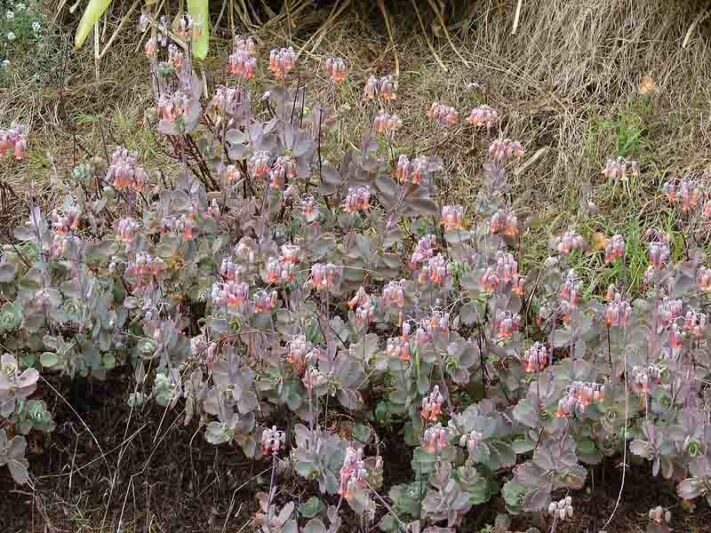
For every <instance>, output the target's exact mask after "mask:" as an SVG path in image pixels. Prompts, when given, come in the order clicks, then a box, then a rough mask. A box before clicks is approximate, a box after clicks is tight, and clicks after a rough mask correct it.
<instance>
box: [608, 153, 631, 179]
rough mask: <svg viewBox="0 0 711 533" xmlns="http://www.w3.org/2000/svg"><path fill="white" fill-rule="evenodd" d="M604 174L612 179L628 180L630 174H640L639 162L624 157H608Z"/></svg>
mask: <svg viewBox="0 0 711 533" xmlns="http://www.w3.org/2000/svg"><path fill="white" fill-rule="evenodd" d="M602 175H603V176H605V177H606V178H609V179H611V180H612V181H626V180H627V179H628V176H639V162H638V161H632V160H628V159H625V158H624V157H608V158H607V161H606V162H605V168H604V169H603V170H602Z"/></svg>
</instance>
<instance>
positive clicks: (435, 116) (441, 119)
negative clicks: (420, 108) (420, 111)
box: [427, 102, 459, 128]
mask: <svg viewBox="0 0 711 533" xmlns="http://www.w3.org/2000/svg"><path fill="white" fill-rule="evenodd" d="M427 116H428V117H429V118H431V119H432V120H434V121H435V122H437V123H438V124H439V125H440V126H444V127H445V128H451V127H452V126H454V125H455V124H456V123H457V120H459V112H458V111H457V110H456V109H454V108H453V107H452V106H447V105H444V104H440V103H438V102H433V103H432V106H431V107H430V109H429V111H427Z"/></svg>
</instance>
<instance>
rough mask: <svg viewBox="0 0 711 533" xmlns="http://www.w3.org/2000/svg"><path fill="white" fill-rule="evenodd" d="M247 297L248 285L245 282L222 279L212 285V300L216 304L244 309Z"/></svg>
mask: <svg viewBox="0 0 711 533" xmlns="http://www.w3.org/2000/svg"><path fill="white" fill-rule="evenodd" d="M248 298H249V285H248V284H247V283H245V282H242V283H240V282H237V281H224V282H219V283H215V284H213V286H212V301H213V303H214V304H215V305H216V306H219V307H228V308H229V309H236V310H240V311H241V310H242V309H244V307H245V305H246V303H247V299H248Z"/></svg>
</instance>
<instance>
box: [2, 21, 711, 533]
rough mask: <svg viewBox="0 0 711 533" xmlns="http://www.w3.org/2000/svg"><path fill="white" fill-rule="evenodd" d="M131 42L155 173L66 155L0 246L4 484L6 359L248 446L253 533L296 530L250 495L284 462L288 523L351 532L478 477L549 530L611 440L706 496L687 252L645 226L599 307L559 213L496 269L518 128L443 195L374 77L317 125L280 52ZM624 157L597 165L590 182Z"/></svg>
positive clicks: (10, 461) (40, 421)
mask: <svg viewBox="0 0 711 533" xmlns="http://www.w3.org/2000/svg"><path fill="white" fill-rule="evenodd" d="M186 24H187V23H186ZM186 28H187V26H186ZM186 31H187V30H186ZM154 33H155V35H153V38H152V40H151V41H149V46H147V48H146V51H147V52H148V54H147V55H148V61H149V64H150V72H151V82H152V87H153V91H154V96H155V107H154V109H153V112H152V113H151V114H149V115H151V116H152V118H153V121H154V124H155V127H156V129H157V130H158V132H159V133H160V134H161V135H163V136H165V140H166V141H167V142H168V143H170V147H171V149H172V155H173V156H174V157H175V159H176V161H177V167H178V170H177V171H175V172H174V173H173V174H171V173H169V172H165V173H163V175H162V176H161V177H160V179H158V177H153V176H151V175H149V173H148V172H147V171H146V170H145V169H144V167H143V162H141V161H140V160H139V158H138V157H137V155H136V154H134V153H131V152H130V151H128V150H126V149H124V148H122V147H116V148H115V149H114V150H113V151H112V152H109V153H110V154H111V155H110V156H109V157H108V162H107V161H103V163H99V162H98V161H97V160H95V159H94V160H90V161H86V162H82V163H80V165H78V166H77V167H76V168H75V169H74V171H73V172H72V173H71V176H70V177H71V179H72V182H71V183H70V184H69V186H68V187H67V191H66V192H67V194H66V198H65V199H64V200H63V202H62V203H61V204H60V205H58V206H56V209H50V210H48V211H43V210H41V209H40V208H39V207H37V206H35V205H32V206H31V208H30V213H29V217H28V220H27V222H26V224H24V225H22V226H21V227H19V228H17V229H16V230H15V232H14V237H15V241H14V242H13V243H11V244H9V245H6V246H4V247H3V256H2V261H1V262H0V284H1V285H2V289H3V292H2V294H3V302H2V307H1V308H0V335H2V336H3V339H2V340H3V346H4V347H7V350H8V352H11V353H12V355H4V356H3V358H2V372H0V423H2V425H3V429H2V430H0V431H2V433H0V464H3V465H8V466H9V467H10V470H11V472H12V473H13V476H14V477H15V479H16V480H17V481H18V482H24V481H26V480H27V476H28V474H27V471H26V466H27V465H26V462H24V459H23V455H24V447H25V445H24V443H25V441H24V438H23V437H22V435H25V434H27V433H28V432H29V431H31V430H40V431H49V430H51V429H52V426H53V423H52V420H51V417H50V416H49V413H48V412H47V408H46V405H45V404H44V403H42V401H41V400H39V399H33V398H30V396H31V395H32V394H33V392H34V391H35V389H36V387H37V383H38V380H39V379H40V374H39V371H38V370H37V369H35V368H30V363H28V361H31V357H34V359H35V365H36V366H38V367H40V368H41V369H42V372H46V373H56V374H61V375H65V376H70V377H73V376H77V375H81V376H91V377H92V378H96V379H103V378H104V377H105V376H106V374H107V373H108V372H110V371H111V370H112V369H114V368H116V367H117V366H123V365H126V366H130V367H131V369H132V371H133V372H132V374H133V375H134V376H135V379H136V383H135V384H134V385H135V387H134V388H133V389H132V392H131V393H130V396H129V397H127V398H126V399H127V401H128V402H129V404H130V405H131V406H132V407H133V408H140V409H146V408H149V407H150V406H151V405H153V404H157V405H159V406H161V409H163V410H166V409H176V410H178V409H179V410H180V412H181V413H184V414H185V416H184V419H183V422H184V423H185V424H195V425H197V426H199V428H200V430H201V433H202V435H204V438H205V439H206V440H207V441H208V442H210V443H212V444H214V445H216V446H238V447H239V448H240V449H241V450H242V451H243V452H244V454H246V455H247V456H248V457H250V458H254V459H255V460H260V461H265V462H270V461H271V465H272V466H271V482H270V488H269V491H268V492H266V493H263V494H260V496H259V504H260V511H259V512H258V514H257V515H256V517H255V521H254V525H256V526H257V527H259V528H261V529H262V530H263V531H274V530H286V531H289V530H294V531H296V530H298V528H301V527H302V524H300V522H299V515H298V514H297V512H296V504H295V503H294V502H290V501H286V502H285V501H284V500H283V498H281V493H279V491H278V486H279V477H280V475H281V474H283V472H284V471H285V470H286V469H289V470H291V471H292V472H294V473H295V474H296V475H297V476H299V479H302V480H303V483H304V486H305V487H307V489H306V490H308V491H309V492H310V493H311V494H310V496H313V497H315V498H317V499H318V501H321V500H323V501H324V502H325V503H324V504H323V507H324V508H326V509H327V511H326V513H325V515H324V513H323V512H322V511H323V510H322V509H320V506H315V507H316V510H314V511H313V513H309V514H310V516H306V515H303V513H302V516H303V517H304V518H308V520H309V521H308V523H307V524H304V525H303V528H302V530H305V531H335V530H336V529H337V528H338V525H339V524H340V521H341V515H342V514H345V513H353V514H354V515H355V516H356V518H357V520H359V521H360V523H361V524H363V526H364V528H365V526H366V525H368V526H370V525H377V526H379V527H380V528H381V529H384V530H393V531H394V530H398V529H400V530H402V529H405V528H406V527H409V526H410V525H412V528H420V530H427V529H426V528H454V527H457V526H460V525H462V524H464V523H465V520H466V517H467V514H468V513H469V512H471V510H472V509H474V508H475V507H476V506H478V505H481V504H484V503H485V502H487V501H488V500H490V499H491V498H493V497H497V495H499V494H500V497H501V498H503V500H504V502H505V504H506V507H507V509H508V510H509V512H511V513H518V512H523V511H538V512H546V511H549V512H550V513H551V514H554V515H555V520H558V521H560V520H564V519H568V518H570V516H571V514H572V506H571V502H570V500H568V499H567V498H566V495H567V492H568V491H575V490H579V489H582V488H583V487H584V486H585V484H586V482H587V472H586V469H585V466H584V465H586V464H597V463H600V462H601V461H602V460H603V458H604V457H612V456H617V455H619V454H622V455H623V458H625V459H626V456H627V453H628V452H629V453H630V454H633V455H635V456H639V457H640V458H643V459H646V460H649V461H650V463H651V473H652V474H653V475H657V474H658V473H659V472H661V473H662V475H663V477H665V478H666V479H671V480H673V481H674V482H676V483H678V491H679V494H680V496H681V497H683V498H687V499H692V498H695V497H698V496H708V495H709V490H708V489H709V487H711V485H710V481H709V480H710V479H711V471H709V468H708V461H709V450H710V449H711V430H710V428H709V427H708V421H707V420H708V417H707V416H705V412H704V411H703V409H702V407H701V406H700V405H699V397H700V392H701V390H700V388H701V386H702V384H703V380H704V378H705V376H706V374H707V371H708V365H709V364H711V361H710V360H709V353H711V351H710V350H709V328H708V320H707V316H706V313H707V309H708V305H709V302H708V298H709V294H710V292H709V286H711V276H710V275H709V271H708V266H704V264H703V260H704V258H703V255H702V254H701V252H700V250H697V249H691V248H690V249H688V250H686V252H687V253H686V254H685V255H686V259H685V260H684V261H682V262H678V263H675V262H674V261H675V259H676V258H677V257H679V254H678V253H673V252H675V250H673V247H674V245H673V242H672V240H671V239H669V238H668V236H667V235H665V234H664V233H662V232H660V231H651V232H649V233H648V234H647V235H645V241H644V246H646V247H647V250H648V262H649V270H648V271H647V274H645V280H644V281H645V284H644V290H643V293H642V294H632V293H631V291H629V290H628V289H627V285H628V284H629V279H627V278H625V277H624V276H623V277H622V278H621V279H618V280H615V281H614V283H613V284H612V286H611V288H610V290H609V291H608V292H609V295H608V296H609V297H608V298H603V297H602V296H603V295H596V294H594V293H593V294H590V293H591V292H593V291H592V289H590V287H589V284H587V283H586V281H585V279H584V278H583V277H582V276H581V275H580V274H579V270H576V269H573V266H574V262H575V261H576V259H578V258H579V257H580V255H581V254H582V253H584V252H586V251H587V250H589V248H590V247H589V246H588V242H587V239H586V237H583V235H581V234H579V233H577V232H576V231H575V230H573V229H563V230H562V231H558V232H556V234H555V235H554V236H552V237H551V239H550V242H549V244H550V248H551V250H552V252H553V254H554V255H553V256H552V257H550V258H549V259H548V260H546V261H545V262H544V263H543V264H540V265H533V266H532V268H530V269H529V268H527V267H525V265H526V262H525V261H522V254H523V253H524V251H523V250H522V237H523V235H524V234H525V233H526V232H527V231H528V229H527V228H528V226H529V223H530V217H528V216H526V214H525V212H524V211H523V210H522V209H521V206H520V205H519V204H518V203H517V202H516V200H515V198H514V194H513V192H514V189H513V188H512V186H511V184H510V183H509V180H508V176H509V174H510V171H511V169H512V168H514V167H515V166H516V165H517V164H518V162H519V161H520V159H521V157H523V155H524V154H525V150H524V147H523V145H522V144H521V143H520V142H518V141H515V140H511V139H506V138H495V139H494V140H493V141H492V142H491V143H490V145H489V148H488V150H482V178H483V186H482V187H481V189H480V191H479V192H478V195H477V198H476V199H475V201H473V202H471V204H470V205H467V206H466V207H465V206H462V205H457V204H456V203H455V202H452V201H451V199H449V198H443V197H442V195H440V193H439V188H438V185H440V184H441V183H442V181H443V180H445V179H446V178H447V176H446V172H445V165H444V164H443V161H442V159H441V158H440V157H439V156H437V155H435V154H431V153H421V152H420V151H418V150H417V149H414V147H411V149H410V151H409V152H406V153H399V152H400V148H399V147H398V146H397V145H396V144H395V137H396V135H397V133H396V130H397V129H398V128H399V127H400V122H401V120H400V118H398V117H397V115H396V114H395V113H394V112H393V109H391V106H392V100H394V99H395V98H396V92H395V89H396V82H395V80H394V79H393V78H392V77H390V76H382V77H380V78H378V77H375V76H372V77H370V78H369V79H368V80H367V81H365V88H364V93H363V94H364V102H363V104H362V105H363V106H365V107H367V108H368V112H369V120H368V124H369V126H368V128H367V131H365V132H363V135H362V136H361V137H360V139H350V140H349V141H348V142H347V143H341V142H339V136H338V135H335V134H333V133H332V132H331V131H330V129H329V128H330V126H331V125H332V123H333V120H334V115H333V112H332V110H331V109H330V108H329V103H328V102H319V101H314V100H312V99H311V97H310V96H309V95H310V94H311V93H310V92H308V91H306V89H305V87H304V85H303V84H302V79H306V78H309V76H305V77H302V76H301V75H300V74H301V69H302V66H301V65H300V64H299V63H298V60H297V57H296V54H295V52H294V50H292V49H291V48H289V47H284V48H278V49H274V50H272V51H271V53H270V54H269V62H268V66H267V65H266V64H265V63H266V61H265V58H263V57H260V55H259V53H258V52H257V47H256V45H255V43H254V42H253V41H252V40H251V39H249V38H248V37H242V36H240V37H236V38H235V41H234V49H233V50H232V53H231V55H230V56H229V59H228V60H227V66H226V70H227V74H228V76H227V81H226V82H225V84H224V85H221V86H217V87H205V84H204V81H203V79H201V78H200V77H198V76H197V74H196V72H195V71H194V69H193V66H192V60H191V54H189V53H187V51H186V50H183V49H182V48H181V47H180V43H178V42H173V41H171V34H170V32H168V30H167V26H165V27H164V26H161V24H158V25H157V27H156V28H155V32H154ZM326 69H327V73H328V75H329V78H330V83H332V84H336V83H341V82H342V81H343V80H344V79H345V76H346V75H347V69H346V68H345V62H344V61H343V60H341V59H339V58H331V59H329V61H328V62H327V64H326ZM267 71H268V74H267ZM267 80H272V81H267ZM262 83H268V84H269V86H268V87H267V89H266V91H264V92H262V91H261V90H260V93H259V95H258V96H254V94H253V93H254V92H255V91H256V89H257V87H262V85H261V84H262ZM331 88H332V89H335V87H333V86H331ZM206 92H207V94H205V93H206ZM429 114H430V116H431V118H432V120H433V121H434V122H435V124H433V125H431V126H428V127H432V128H433V131H436V130H435V129H434V128H438V127H440V126H443V127H450V128H452V127H453V126H454V125H455V124H456V123H457V120H458V111H457V110H456V109H455V108H453V107H449V106H445V105H442V104H435V105H433V106H432V109H431V110H430V113H429ZM499 121H500V117H499V115H498V113H497V112H496V111H495V110H494V109H492V108H488V107H485V106H483V107H480V108H476V109H474V110H472V112H471V113H470V115H469V118H468V119H467V122H468V123H469V125H470V126H472V127H465V128H464V129H466V130H471V131H474V128H480V127H482V128H483V127H486V129H487V133H486V134H490V135H494V134H495V133H498V132H496V131H495V130H496V127H497V124H498V123H499ZM450 133H451V134H452V135H458V134H460V133H461V132H460V131H456V128H452V130H451V131H450ZM486 134H485V133H483V132H482V136H483V135H486ZM351 141H352V142H351ZM445 157H446V154H445ZM630 165H631V162H629V161H626V160H625V161H619V160H611V161H609V162H608V164H607V167H609V170H608V171H607V175H609V177H610V178H611V179H615V180H618V179H620V180H623V179H626V176H630V175H632V174H633V173H634V172H636V170H634V168H632V167H630V168H628V167H629V166H630ZM635 168H636V167H635ZM77 181H78V182H79V183H81V184H82V189H81V193H77V187H76V186H73V184H75V183H76V182H77ZM700 194H701V193H700ZM700 201H701V200H700V199H699V202H700ZM695 215H699V216H700V215H701V213H696V214H695V213H693V212H692V210H690V212H689V216H688V217H687V218H689V219H691V217H693V216H695ZM689 223H690V224H691V223H692V221H691V220H689ZM577 227H579V228H580V227H583V226H582V225H578V226H577ZM580 231H582V229H581V230H580ZM625 238H626V236H625V235H623V234H621V233H620V234H614V235H613V236H612V237H611V238H610V239H608V240H606V241H605V243H604V246H603V247H602V248H599V251H602V250H604V254H605V255H604V261H603V260H602V258H599V259H598V260H599V261H600V264H603V263H604V265H605V266H604V267H603V268H609V269H612V268H616V269H617V270H618V271H620V272H624V270H625V269H624V266H625V260H626V256H625V253H626V250H625V248H626V245H625ZM693 242H694V241H693V239H690V240H688V242H687V245H688V246H689V247H691V246H692V244H693ZM608 265H609V266H608ZM183 408H184V410H183ZM344 420H348V422H349V423H350V424H352V427H354V428H359V429H356V430H353V431H350V432H348V431H343V430H342V427H341V424H342V422H343V421H344ZM363 428H368V429H367V430H364V429H363ZM386 432H387V434H388V435H391V436H392V435H396V436H397V438H402V440H403V441H404V443H405V445H406V446H408V447H409V448H408V451H407V453H403V461H402V465H407V464H409V465H410V466H411V471H410V472H409V473H408V475H409V476H410V478H409V479H408V478H405V479H404V480H403V482H402V483H399V484H395V485H393V484H392V482H391V481H390V480H389V479H387V478H385V479H383V473H384V469H386V466H387V465H386V466H384V465H383V462H384V461H385V459H384V455H385V454H382V455H381V450H382V447H383V446H384V445H385V446H387V445H388V444H384V443H383V440H384V439H383V438H382V437H383V435H385V433H386ZM3 443H4V444H3ZM3 446H4V448H3ZM3 450H4V451H3ZM3 460H4V462H2V461H3ZM402 465H400V464H398V465H396V466H395V468H400V467H401V466H402ZM624 465H625V467H624V468H626V465H627V461H624ZM381 493H382V494H381ZM277 495H279V496H280V497H277ZM561 497H562V498H563V499H562V500H561ZM561 502H562V503H561ZM561 505H562V506H561ZM319 514H320V516H316V515H319ZM552 518H553V517H552ZM325 523H328V526H326V525H325ZM432 530H436V529H432Z"/></svg>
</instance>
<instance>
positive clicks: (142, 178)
mask: <svg viewBox="0 0 711 533" xmlns="http://www.w3.org/2000/svg"><path fill="white" fill-rule="evenodd" d="M147 179H148V175H147V174H146V171H145V170H143V168H142V167H140V166H139V165H138V156H137V154H136V153H135V152H129V151H128V150H127V149H126V148H117V149H116V150H115V151H114V153H112V154H111V160H110V165H109V170H108V172H107V174H106V180H107V181H108V182H109V183H111V186H112V187H113V188H114V189H116V190H117V191H132V192H141V191H143V189H144V187H145V186H146V180H147Z"/></svg>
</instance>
